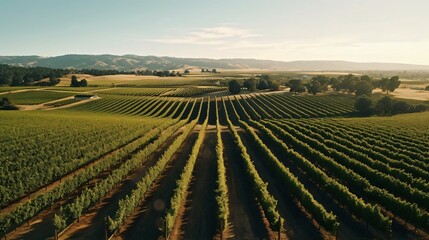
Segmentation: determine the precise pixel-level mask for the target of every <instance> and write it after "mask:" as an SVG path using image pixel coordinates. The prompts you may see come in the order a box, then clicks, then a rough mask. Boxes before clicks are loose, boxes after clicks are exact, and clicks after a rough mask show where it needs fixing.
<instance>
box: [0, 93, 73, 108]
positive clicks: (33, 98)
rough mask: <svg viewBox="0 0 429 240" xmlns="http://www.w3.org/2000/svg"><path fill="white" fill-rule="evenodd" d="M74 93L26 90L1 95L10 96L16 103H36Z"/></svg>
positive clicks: (13, 102) (10, 99)
mask: <svg viewBox="0 0 429 240" xmlns="http://www.w3.org/2000/svg"><path fill="white" fill-rule="evenodd" d="M73 95H74V94H73V93H64V92H51V91H41V90H40V91H39V90H37V91H36V90H30V91H25V92H17V93H7V94H3V95H1V97H6V98H8V99H9V101H11V102H12V104H16V105H36V104H41V103H45V102H49V101H53V100H57V99H61V98H66V97H70V96H73Z"/></svg>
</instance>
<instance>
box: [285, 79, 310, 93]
mask: <svg viewBox="0 0 429 240" xmlns="http://www.w3.org/2000/svg"><path fill="white" fill-rule="evenodd" d="M286 85H287V86H288V87H290V92H293V93H303V92H305V90H306V89H305V86H304V85H303V84H302V80H301V79H292V80H290V81H289V82H288V83H287V84H286Z"/></svg>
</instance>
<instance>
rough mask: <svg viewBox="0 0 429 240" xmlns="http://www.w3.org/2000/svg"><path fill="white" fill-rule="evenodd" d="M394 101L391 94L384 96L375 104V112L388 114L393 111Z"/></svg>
mask: <svg viewBox="0 0 429 240" xmlns="http://www.w3.org/2000/svg"><path fill="white" fill-rule="evenodd" d="M392 104H393V101H392V99H391V98H390V97H389V96H384V97H383V98H381V99H380V100H378V102H377V103H376V104H375V112H376V113H377V114H380V115H388V114H391V113H392Z"/></svg>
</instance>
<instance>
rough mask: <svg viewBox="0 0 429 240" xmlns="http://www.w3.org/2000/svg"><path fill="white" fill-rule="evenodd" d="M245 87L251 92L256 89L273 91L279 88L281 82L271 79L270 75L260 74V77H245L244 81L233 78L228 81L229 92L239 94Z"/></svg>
mask: <svg viewBox="0 0 429 240" xmlns="http://www.w3.org/2000/svg"><path fill="white" fill-rule="evenodd" d="M242 88H245V89H247V90H249V91H251V92H254V91H256V90H266V89H269V90H271V91H276V90H279V88H280V84H279V83H278V82H277V81H273V80H271V78H270V76H269V75H264V74H262V75H260V76H258V78H254V77H252V78H249V79H245V80H244V81H243V82H242V83H240V82H239V81H237V80H231V81H229V83H228V89H229V92H230V93H232V94H239V93H240V92H241V89H242Z"/></svg>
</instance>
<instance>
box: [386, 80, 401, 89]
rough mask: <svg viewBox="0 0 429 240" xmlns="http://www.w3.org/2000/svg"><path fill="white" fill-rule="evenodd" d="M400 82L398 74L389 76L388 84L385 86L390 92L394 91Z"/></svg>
mask: <svg viewBox="0 0 429 240" xmlns="http://www.w3.org/2000/svg"><path fill="white" fill-rule="evenodd" d="M400 84H401V81H399V77H398V76H393V77H391V78H390V79H389V84H388V86H387V89H388V91H390V92H394V91H395V89H397V88H398V87H399V85H400Z"/></svg>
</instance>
